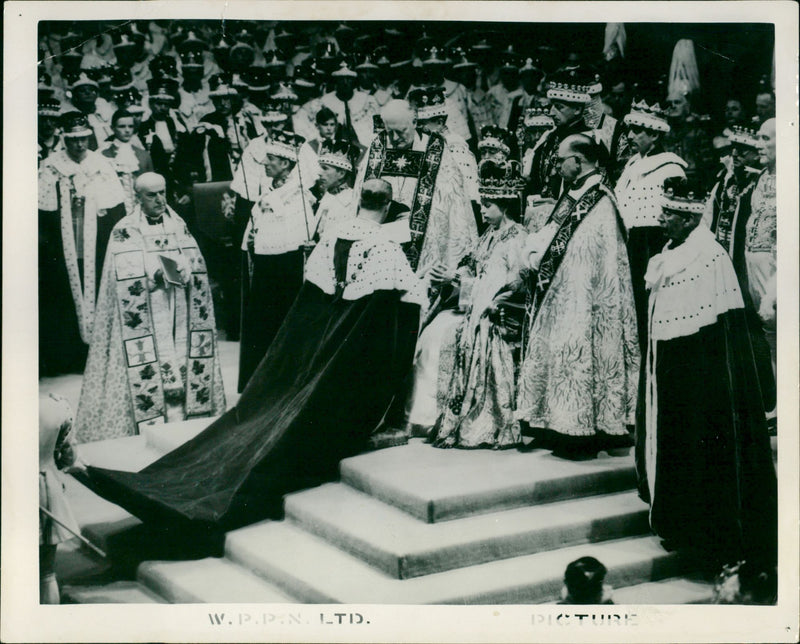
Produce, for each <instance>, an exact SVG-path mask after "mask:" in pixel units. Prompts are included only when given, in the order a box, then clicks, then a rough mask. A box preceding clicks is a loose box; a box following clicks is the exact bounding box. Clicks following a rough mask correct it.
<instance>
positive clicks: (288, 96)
mask: <svg viewBox="0 0 800 644" xmlns="http://www.w3.org/2000/svg"><path fill="white" fill-rule="evenodd" d="M270 98H272V99H273V100H275V101H296V100H297V94H295V93H294V92H293V91H292V89H291V88H290V87H289V86H288V85H287V84H286V83H283V82H281V83H279V84H278V89H277V90H275V92H274V93H273V94H272V96H271V97H270Z"/></svg>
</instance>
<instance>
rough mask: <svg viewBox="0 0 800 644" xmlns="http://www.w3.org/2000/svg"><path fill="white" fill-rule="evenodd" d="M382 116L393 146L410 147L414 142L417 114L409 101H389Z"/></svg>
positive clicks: (382, 111)
mask: <svg viewBox="0 0 800 644" xmlns="http://www.w3.org/2000/svg"><path fill="white" fill-rule="evenodd" d="M381 118H382V119H383V123H384V125H385V126H386V136H387V137H389V144H390V145H391V147H393V148H400V149H409V148H410V147H411V146H412V145H413V144H414V133H415V127H416V124H417V115H416V112H415V111H414V108H413V107H411V104H410V103H409V102H408V101H403V100H399V99H397V100H393V101H389V102H388V103H386V105H384V106H383V109H382V110H381Z"/></svg>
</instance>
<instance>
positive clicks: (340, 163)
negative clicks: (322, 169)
mask: <svg viewBox="0 0 800 644" xmlns="http://www.w3.org/2000/svg"><path fill="white" fill-rule="evenodd" d="M351 153H352V148H351V146H350V145H349V144H348V143H347V142H346V141H336V142H333V143H329V142H327V141H326V142H325V143H324V144H323V145H322V148H321V149H320V151H319V164H320V165H330V166H333V167H334V168H341V169H342V170H346V171H347V172H352V171H353V161H352V158H351Z"/></svg>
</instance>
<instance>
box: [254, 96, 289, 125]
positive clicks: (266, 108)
mask: <svg viewBox="0 0 800 644" xmlns="http://www.w3.org/2000/svg"><path fill="white" fill-rule="evenodd" d="M260 106H261V122H262V123H281V122H283V121H287V120H288V119H289V116H288V115H287V114H286V112H284V111H283V110H282V109H281V104H280V101H277V100H274V99H270V100H267V101H262V102H261V103H260Z"/></svg>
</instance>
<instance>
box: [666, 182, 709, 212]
mask: <svg viewBox="0 0 800 644" xmlns="http://www.w3.org/2000/svg"><path fill="white" fill-rule="evenodd" d="M662 199H663V201H662V202H661V207H662V208H663V209H664V210H671V211H673V212H686V213H692V214H702V213H703V211H704V210H705V203H706V200H705V197H704V195H702V194H699V193H696V192H695V191H694V190H692V189H691V188H690V187H689V185H688V183H687V182H686V180H685V179H683V178H682V177H680V178H678V177H676V178H675V179H674V180H673V179H667V181H665V182H664V192H663V196H662Z"/></svg>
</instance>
